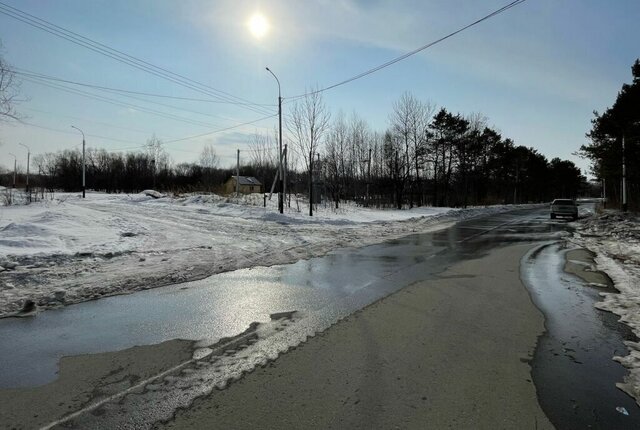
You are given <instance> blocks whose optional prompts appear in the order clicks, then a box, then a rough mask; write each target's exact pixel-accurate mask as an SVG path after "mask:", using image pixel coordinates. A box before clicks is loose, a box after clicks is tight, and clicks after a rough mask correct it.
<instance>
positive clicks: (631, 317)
mask: <svg viewBox="0 0 640 430" xmlns="http://www.w3.org/2000/svg"><path fill="white" fill-rule="evenodd" d="M572 241H573V242H575V243H577V244H579V245H580V246H583V247H585V248H587V249H589V250H591V251H593V252H594V253H595V254H596V258H595V262H596V264H597V266H598V269H599V270H601V271H603V272H605V273H606V274H607V275H608V276H609V277H610V278H611V280H612V281H613V283H614V285H615V288H616V289H617V290H618V292H605V293H601V296H602V301H601V302H599V303H597V304H596V307H597V308H599V309H602V310H606V311H610V312H613V313H614V314H616V315H618V316H620V321H621V322H623V323H625V324H627V325H628V326H629V327H631V329H632V330H633V332H634V334H635V335H636V336H638V337H640V218H639V217H638V216H636V215H628V214H621V213H619V212H615V211H604V212H603V213H602V214H599V215H596V216H593V217H591V218H589V219H587V220H586V221H584V222H583V223H582V224H581V225H580V226H579V228H578V230H577V231H576V233H575V234H574V237H573V238H572ZM625 344H626V345H627V347H628V348H629V355H627V356H625V357H615V358H614V359H615V360H616V361H618V362H620V363H622V364H623V365H624V366H625V367H626V368H627V369H628V370H629V375H628V376H627V377H626V378H625V381H624V383H620V384H618V387H619V388H620V389H622V390H623V391H625V392H626V393H628V394H629V395H631V396H633V397H634V398H635V399H636V402H637V403H638V404H639V405H640V343H637V342H630V341H627V342H625Z"/></svg>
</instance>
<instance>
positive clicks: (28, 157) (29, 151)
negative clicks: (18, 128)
mask: <svg viewBox="0 0 640 430" xmlns="http://www.w3.org/2000/svg"><path fill="white" fill-rule="evenodd" d="M18 145H20V146H24V147H25V148H27V189H26V190H27V194H28V193H29V159H30V158H31V149H29V147H28V146H27V145H25V144H24V143H18Z"/></svg>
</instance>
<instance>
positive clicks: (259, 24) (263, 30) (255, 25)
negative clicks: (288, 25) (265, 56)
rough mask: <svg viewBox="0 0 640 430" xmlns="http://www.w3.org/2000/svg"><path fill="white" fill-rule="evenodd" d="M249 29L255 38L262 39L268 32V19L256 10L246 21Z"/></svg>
mask: <svg viewBox="0 0 640 430" xmlns="http://www.w3.org/2000/svg"><path fill="white" fill-rule="evenodd" d="M247 26H248V27H249V31H250V32H251V34H252V35H253V37H255V38H256V39H262V38H263V37H264V36H265V35H266V34H267V33H268V32H269V21H267V18H266V17H265V16H264V15H262V14H261V13H260V12H256V13H255V14H253V16H252V17H251V18H250V19H249V22H248V23H247Z"/></svg>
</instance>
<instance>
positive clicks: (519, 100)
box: [0, 0, 640, 174]
mask: <svg viewBox="0 0 640 430" xmlns="http://www.w3.org/2000/svg"><path fill="white" fill-rule="evenodd" d="M0 2H1V3H0V12H1V9H2V7H3V6H2V4H5V5H9V6H12V7H15V8H17V9H19V10H20V11H23V12H26V13H29V14H31V15H33V16H35V17H37V18H40V19H43V20H46V21H48V22H50V23H52V24H55V25H58V26H60V27H63V28H64V29H66V30H69V31H72V32H74V33H76V34H78V35H82V36H84V37H88V38H90V39H92V40H94V41H96V42H99V43H101V44H103V45H105V46H107V47H110V48H113V49H116V50H118V51H120V52H122V53H124V54H127V55H130V56H132V57H135V58H137V59H140V60H143V61H145V62H146V63H147V64H151V65H154V66H158V67H161V68H162V69H164V70H166V71H170V72H173V73H176V74H179V75H180V76H182V77H184V78H188V79H190V80H191V81H192V82H193V81H195V82H197V83H199V84H203V85H206V87H207V90H206V91H207V92H208V94H204V93H203V92H202V91H196V90H194V89H193V88H187V87H185V86H181V85H178V84H177V83H176V82H172V81H170V80H167V79H163V78H161V77H159V76H156V75H153V74H150V73H148V72H146V71H142V70H139V69H136V68H134V67H132V66H130V65H127V64H124V63H122V62H119V61H116V60H114V59H113V58H109V57H107V56H104V55H101V54H99V53H96V52H94V51H92V50H90V49H87V48H86V47H82V46H78V45H76V44H73V43H71V42H70V41H68V40H64V39H62V38H59V37H56V36H54V35H52V34H50V33H47V32H45V31H43V30H41V29H37V28H34V27H32V26H30V25H28V24H26V23H24V22H21V21H19V20H16V19H14V18H12V17H9V16H7V15H6V14H3V13H0V40H1V41H2V45H3V51H2V55H3V57H4V59H5V60H6V61H7V62H8V63H10V64H11V65H12V66H13V67H14V68H15V69H16V70H17V71H19V72H22V73H25V72H26V73H37V74H42V75H47V76H50V77H55V78H59V79H64V80H67V81H74V82H79V83H85V84H91V85H97V86H102V87H109V88H118V89H126V90H129V91H135V92H143V93H151V94H161V95H169V96H172V97H181V98H188V99H197V100H181V99H172V98H166V97H163V98H160V97H150V96H146V95H140V94H129V96H128V97H127V96H124V95H123V94H122V93H113V92H107V91H104V90H98V89H95V88H88V87H82V86H76V85H72V84H68V83H62V82H60V81H57V82H56V81H51V80H49V81H46V80H45V81H43V80H40V79H36V80H35V82H34V80H33V78H29V77H25V75H20V76H21V78H22V79H23V80H22V84H21V98H22V99H24V101H22V102H21V103H20V104H19V105H18V106H17V108H18V111H19V112H20V113H21V114H22V115H23V117H24V118H23V123H15V122H13V123H6V122H3V123H0V166H4V167H7V168H8V167H13V157H11V156H10V155H9V153H13V154H15V155H16V156H17V157H18V164H19V165H21V166H23V168H24V166H26V152H27V151H26V149H25V148H24V147H22V146H20V145H19V143H23V144H25V145H27V146H28V147H29V148H30V150H31V153H32V155H35V154H39V153H45V152H55V151H58V150H64V149H77V148H80V147H81V143H82V136H81V134H80V132H78V131H77V130H75V129H72V128H71V125H74V126H76V127H78V128H80V129H81V130H82V131H83V132H84V133H85V136H86V144H87V146H88V147H95V148H104V149H107V150H110V151H127V150H137V149H138V148H139V147H141V146H142V145H144V144H145V142H146V141H147V140H148V139H149V138H151V137H152V136H153V135H155V136H157V137H158V138H159V139H161V140H162V141H164V142H165V144H164V148H165V149H166V150H167V151H168V153H169V154H170V156H171V158H172V159H173V161H174V162H176V163H180V162H195V161H196V160H197V159H198V158H199V154H200V152H201V151H202V148H203V147H204V146H205V145H209V144H210V145H212V146H213V147H214V148H215V150H216V152H217V153H218V155H219V156H220V159H221V163H220V164H221V166H223V167H227V166H228V167H230V166H233V165H234V164H235V157H236V150H237V149H240V150H241V158H242V157H248V156H249V155H248V152H247V150H248V148H249V146H248V142H249V141H250V140H251V138H252V136H253V135H254V134H255V133H265V134H269V135H273V133H274V127H276V126H277V117H276V116H274V115H275V114H276V113H277V96H278V86H277V83H276V81H275V79H274V78H273V76H271V75H270V74H269V73H268V72H267V71H266V70H265V67H266V66H268V67H269V68H270V69H271V70H273V71H274V73H275V74H276V75H277V76H278V78H279V80H280V83H281V85H282V87H281V88H282V95H283V97H285V104H284V110H285V113H286V112H287V110H288V109H290V107H291V103H287V97H292V96H295V95H298V94H301V93H304V92H305V91H306V90H308V89H309V88H313V87H320V88H322V87H326V86H329V85H331V84H334V83H337V82H340V81H343V80H344V79H347V78H350V77H352V76H354V75H357V74H359V73H361V72H363V71H365V70H368V69H370V68H372V67H375V66H377V65H379V64H382V63H385V62H386V61H388V60H390V59H393V58H395V57H397V56H399V55H402V54H404V53H406V52H408V51H411V50H413V49H415V48H417V47H420V46H422V45H425V44H427V43H429V42H431V41H433V40H436V39H438V38H440V37H442V36H444V35H446V34H448V33H450V32H452V31H454V30H457V29H458V28H460V27H462V26H464V25H467V24H469V23H471V22H473V21H475V20H476V19H478V18H480V17H482V16H484V15H487V14H488V13H490V12H492V11H494V10H496V9H499V8H500V7H502V6H504V5H505V4H507V3H509V0H483V1H477V0H421V1H420V0H416V1H396V0H370V1H363V0H304V1H294V0H273V1H264V0H263V1H258V0H215V1H211V0H210V1H204V0H181V1H177V0H173V1H169V0H56V1H45V0H20V1H17V0H0ZM256 13H260V14H261V15H262V16H263V17H264V19H265V20H266V22H267V23H268V29H267V31H266V33H265V34H263V35H262V37H256V36H255V35H254V34H252V32H251V31H250V30H251V27H250V26H249V25H248V22H249V21H250V19H251V17H252V16H254V15H255V14H256ZM638 17H640V2H638V1H637V0H615V1H603V0H562V1H558V0H527V1H525V2H524V3H522V4H520V5H518V6H516V7H514V8H512V9H509V10H508V11H507V12H505V13H503V14H500V15H498V16H496V17H494V18H492V19H490V20H488V21H485V22H483V23H481V24H479V25H477V26H474V27H472V28H470V29H469V30H466V31H465V32H462V33H460V34H458V35H456V36H454V37H452V38H450V39H448V40H446V41H444V42H442V43H440V44H438V45H435V46H433V47H432V48H429V49H426V50H424V51H422V52H420V53H418V54H416V55H414V56H412V57H409V58H407V59H405V60H403V61H401V62H398V63H396V64H394V65H392V66H390V67H387V68H385V69H382V70H380V71H378V72H376V73H374V74H371V75H369V76H366V77H364V78H362V79H359V80H356V81H354V82H351V83H349V84H346V85H343V86H340V87H337V88H335V89H332V90H329V91H326V92H324V93H323V98H324V102H325V103H326V105H327V106H328V108H329V109H330V111H331V113H332V115H333V116H336V115H337V114H338V112H339V111H342V112H344V113H346V114H351V113H352V112H355V113H357V114H358V115H359V116H360V117H361V118H363V119H365V120H366V121H367V122H368V123H369V125H370V127H371V129H372V130H375V131H379V132H383V131H384V130H385V129H386V128H387V127H388V126H389V116H390V114H391V111H392V107H393V103H394V102H395V101H396V100H398V99H399V98H400V96H401V95H402V93H403V92H405V91H408V92H410V93H411V94H412V95H413V96H414V97H416V98H418V99H419V100H422V101H424V102H429V103H431V104H433V105H436V106H438V107H445V108H446V109H447V110H449V111H452V112H455V113H460V114H463V115H468V114H473V113H481V114H482V115H484V116H485V117H487V118H488V123H489V125H490V126H492V127H494V128H495V129H497V130H499V131H500V132H501V133H502V135H503V137H505V138H506V137H509V138H511V139H513V140H514V141H515V143H516V144H518V145H525V146H528V147H532V148H535V149H536V150H538V151H539V152H540V153H542V154H544V155H545V156H547V157H548V158H549V159H551V158H553V157H560V158H563V159H569V160H572V161H574V162H575V163H576V164H577V165H578V166H579V167H580V168H581V169H582V170H583V173H584V174H588V166H589V164H588V161H586V160H583V159H581V158H579V157H578V156H577V155H574V153H575V152H576V151H577V150H578V149H579V147H580V145H582V144H585V143H587V139H586V137H585V133H587V132H588V131H589V129H590V125H591V123H590V121H591V119H592V118H593V111H594V110H597V111H600V112H601V111H603V110H604V109H606V108H607V107H609V106H611V105H612V104H613V102H614V101H615V97H616V94H617V92H618V91H619V90H620V88H621V86H622V84H623V83H625V82H630V81H631V65H632V64H633V62H634V61H635V59H636V58H638V57H640V50H638V45H637V42H638V41H639V40H640V26H638V25H637V18H638ZM174 76H175V75H174ZM51 85H54V86H56V87H57V88H56V87H52V86H51ZM61 87H62V89H61ZM201 88H202V87H201ZM212 88H213V89H215V90H218V91H222V92H224V93H219V92H216V94H221V95H222V96H223V97H224V101H229V100H233V101H234V102H235V103H233V104H230V103H221V101H223V100H221V99H220V98H215V99H214V98H213V97H212V96H211V94H212V92H213V89H212ZM69 89H71V90H72V91H69ZM77 91H82V92H85V93H90V95H92V97H93V98H88V97H85V96H83V95H80V94H78V92H77ZM85 95H86V94H85ZM96 96H98V97H100V99H99V100H97V99H95V97H96ZM105 98H107V100H105ZM238 101H240V103H246V102H250V103H253V104H250V105H248V104H238ZM265 117H268V118H266V119H262V120H260V121H257V122H255V123H253V124H249V125H244V126H239V125H240V124H243V123H247V122H252V121H255V120H259V119H261V118H265ZM231 127H234V128H231ZM193 136H197V137H193Z"/></svg>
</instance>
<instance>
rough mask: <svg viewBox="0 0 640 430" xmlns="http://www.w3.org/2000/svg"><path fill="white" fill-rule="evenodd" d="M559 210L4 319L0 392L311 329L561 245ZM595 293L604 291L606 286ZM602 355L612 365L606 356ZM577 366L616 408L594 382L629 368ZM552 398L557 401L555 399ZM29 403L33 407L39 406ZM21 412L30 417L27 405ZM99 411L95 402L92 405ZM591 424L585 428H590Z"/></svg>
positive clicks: (539, 376)
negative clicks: (136, 356)
mask: <svg viewBox="0 0 640 430" xmlns="http://www.w3.org/2000/svg"><path fill="white" fill-rule="evenodd" d="M548 218H549V216H548V210H547V209H546V208H539V209H527V210H518V211H513V212H509V213H505V214H500V215H493V216H490V217H486V218H482V219H474V220H467V221H462V222H459V223H457V224H456V225H454V226H453V227H450V228H447V229H444V230H441V231H438V232H435V233H426V234H415V235H411V236H407V237H405V238H402V239H398V240H394V241H389V242H385V243H382V244H379V245H373V246H368V247H364V248H360V249H344V250H339V251H336V252H332V253H330V254H329V255H327V256H324V257H320V258H313V259H310V260H305V261H300V262H298V263H295V264H292V265H285V266H274V267H270V268H254V269H245V270H239V271H236V272H231V273H227V274H221V275H214V276H212V277H210V278H207V279H205V280H202V281H197V282H193V283H188V284H181V285H175V286H170V287H163V288H158V289H155V290H149V291H143V292H139V293H135V294H132V295H128V296H118V297H111V298H106V299H102V300H99V301H95V302H87V303H83V304H79V305H73V306H69V307H66V308H63V309H57V310H51V311H47V312H44V313H42V314H40V315H38V316H37V317H36V318H25V319H6V320H0V363H2V366H0V397H1V395H2V393H3V392H6V389H14V390H20V389H31V390H33V389H37V386H40V385H42V384H46V383H50V382H51V381H54V380H55V379H56V377H57V375H56V372H57V371H58V363H59V361H60V358H61V357H64V356H78V355H81V354H96V353H104V352H108V351H119V350H124V349H126V348H130V347H133V346H134V345H142V346H144V345H156V344H159V343H161V342H166V341H171V340H173V339H187V340H193V341H203V340H205V344H206V342H209V343H213V342H215V341H217V340H219V339H221V338H224V337H229V336H235V335H238V334H239V333H242V332H243V331H244V330H245V329H246V328H247V327H249V326H250V325H251V323H253V322H255V321H269V316H270V315H271V314H274V313H279V312H291V311H297V312H299V313H302V314H304V313H307V314H309V315H313V318H307V320H309V321H312V322H311V323H308V325H307V326H305V330H307V331H311V332H313V331H314V330H316V331H321V330H324V329H326V328H327V327H328V326H330V325H331V324H333V323H335V322H336V321H338V320H339V319H341V318H344V317H345V316H347V315H350V314H351V313H353V312H354V311H356V310H358V309H361V308H363V307H365V306H367V305H369V304H370V303H372V302H374V301H376V300H378V299H380V298H382V297H385V296H387V295H389V294H391V293H394V292H395V291H398V290H400V289H402V288H404V287H407V286H408V285H411V284H414V283H416V282H421V281H428V280H430V279H434V278H435V277H436V276H437V275H438V274H441V273H442V272H444V271H445V270H447V269H448V268H449V267H451V266H452V265H454V264H457V263H460V262H463V261H466V260H470V259H478V258H480V257H482V256H486V255H488V254H489V253H490V252H491V251H492V250H494V249H496V248H499V247H502V246H506V245H510V244H514V243H531V244H535V243H540V242H545V243H546V242H556V241H558V240H560V239H561V238H562V237H563V236H565V235H566V234H567V232H568V231H570V230H571V228H572V227H571V224H570V223H567V222H566V221H561V220H554V221H551V220H549V219H548ZM576 282H577V281H576ZM591 296H593V297H591V300H595V299H596V297H595V296H596V295H595V294H592V295H591ZM576 297H577V298H576V300H580V301H582V302H584V301H585V298H584V297H582V296H580V297H578V296H576ZM569 300H571V299H570V298H569ZM539 306H540V307H541V309H542V311H543V312H545V316H546V317H547V318H548V319H549V318H551V313H553V312H554V309H551V308H548V309H545V308H544V307H543V306H541V305H539ZM591 309H592V307H591ZM570 310H571V309H569V311H570ZM592 310H593V312H600V311H596V310H595V309H592ZM563 312H565V311H564V310H563ZM580 312H582V309H581V310H580ZM547 313H548V315H547ZM563 315H564V317H565V318H566V319H568V320H571V319H572V318H573V316H572V315H571V314H568V315H567V314H566V313H565V314H563ZM600 321H602V322H601V324H602V327H599V329H600V333H601V334H602V335H603V336H605V337H608V338H613V341H612V342H614V344H615V348H618V347H620V348H618V349H616V350H618V351H620V350H622V348H623V347H621V346H620V345H621V341H622V340H623V339H624V338H626V337H628V336H629V333H628V331H625V330H624V328H621V327H619V326H617V325H614V324H608V323H607V319H606V318H600ZM294 326H295V325H294ZM547 329H548V330H549V336H553V335H554V334H553V331H554V330H555V328H554V326H553V325H550V324H549V325H547ZM291 330H295V328H294V329H291ZM305 336H306V335H305ZM296 339H297V338H296V337H295V336H293V337H292V338H291V339H289V340H288V341H289V342H293V343H295V341H296ZM543 339H544V338H543ZM302 340H304V336H303V338H302ZM283 342H284V343H283V345H281V346H278V348H280V347H283V349H284V350H286V348H287V347H288V346H292V345H291V344H289V345H287V343H286V342H287V341H286V340H285V341H283ZM616 342H617V343H616ZM274 351H277V348H276V349H274ZM556 352H557V351H552V350H551V349H549V348H546V347H545V348H538V350H537V351H536V354H535V358H534V361H533V362H532V366H533V368H534V369H538V370H537V371H536V372H534V383H535V384H536V387H543V386H544V387H548V386H549V384H548V381H551V380H554V379H557V377H558V375H559V374H561V373H562V374H565V373H566V367H558V366H555V365H554V364H553V361H552V360H549V357H550V356H551V355H553V354H554V353H556ZM598 360H601V362H602V361H603V360H606V356H605V355H603V356H602V358H599V359H598ZM545 363H547V364H545ZM609 364H610V363H607V365H609ZM613 364H614V365H616V366H619V365H617V363H613ZM573 365H574V366H576V367H577V368H578V371H577V372H573V373H572V375H574V376H572V378H574V379H576V380H577V381H579V384H578V385H579V386H578V387H576V389H577V390H586V391H587V392H589V393H590V395H591V396H592V397H593V402H594V403H599V402H600V401H599V399H602V402H600V403H603V404H605V402H604V400H605V397H606V396H607V392H602V390H597V389H595V388H596V387H595V386H594V387H592V386H590V381H591V380H593V379H597V381H598V386H601V384H602V383H603V382H604V383H605V384H608V385H610V386H614V385H615V383H616V382H618V381H619V380H611V381H607V378H619V377H620V375H621V374H623V372H622V373H621V372H620V370H619V369H618V370H617V371H616V372H617V373H616V372H613V373H610V374H608V375H607V376H605V377H598V378H592V377H591V375H590V374H589V373H588V372H591V368H590V370H588V371H586V372H585V371H583V372H582V373H581V370H580V366H581V364H579V363H573ZM545 366H546V367H545ZM596 367H597V366H596ZM620 368H621V367H620ZM541 369H542V370H541ZM34 387H36V388H34ZM565 391H567V390H565ZM559 392H560V390H559V389H551V390H549V389H546V390H544V389H538V395H539V396H541V397H542V398H543V399H542V400H541V405H542V407H543V410H544V411H545V413H546V414H547V415H548V416H549V418H550V419H551V422H552V423H553V424H554V425H555V426H556V427H558V428H578V427H574V426H573V424H572V423H573V421H572V416H575V415H576V414H580V415H581V416H583V417H584V416H586V414H584V413H583V411H582V410H579V411H577V408H576V407H574V405H575V399H572V398H569V399H565V397H566V396H559V395H557V394H558V393H559ZM116 394H117V392H116ZM544 399H553V401H550V402H549V401H548V402H546V403H545V401H544ZM572 400H573V401H572ZM185 401H189V399H186V400H185ZM86 403H87V402H85V404H84V405H83V406H84V407H86ZM88 403H89V404H90V402H88ZM606 404H607V405H609V404H610V402H609V403H606ZM24 407H25V408H27V407H29V408H32V407H33V405H24ZM607 407H608V406H607ZM1 408H2V406H0V411H1ZM36 409H37V408H36ZM627 409H630V412H631V414H630V416H632V417H633V416H635V415H638V414H640V408H637V407H636V409H635V410H634V409H633V406H632V405H631V406H629V408H627ZM13 412H15V411H13ZM18 412H20V413H21V414H23V415H26V412H27V411H26V410H25V411H18ZM63 412H64V413H67V412H66V411H63ZM91 412H92V411H91V410H89V409H88V410H87V413H91ZM94 412H95V411H94ZM164 412H165V413H166V412H167V411H164ZM64 413H62V414H59V416H52V417H44V418H43V417H38V418H39V420H36V421H37V422H38V423H48V422H53V421H55V420H58V419H60V418H61V417H63V416H64ZM169 413H172V411H169ZM36 415H38V414H36ZM605 415H606V414H605ZM605 415H602V414H601V415H599V417H605ZM155 418H158V417H156V416H153V415H150V416H149V419H155ZM160 418H163V417H160ZM164 418H166V416H164ZM602 419H604V420H606V419H607V418H606V417H605V418H602ZM587 421H588V419H587ZM7 424H8V426H7V428H12V427H13V426H14V425H15V424H16V423H3V424H2V426H6V425H7ZM591 424H593V425H594V427H593V428H598V426H603V425H604V427H601V428H606V422H604V423H603V422H602V421H601V418H598V420H596V421H592V422H591V423H590V424H589V425H591ZM626 424H627V422H626V421H623V422H622V427H617V428H625V427H624V425H626ZM18 427H19V426H18ZM25 428H27V427H25ZM579 428H584V426H583V425H582V424H580V427H579ZM629 428H638V427H629Z"/></svg>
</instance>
